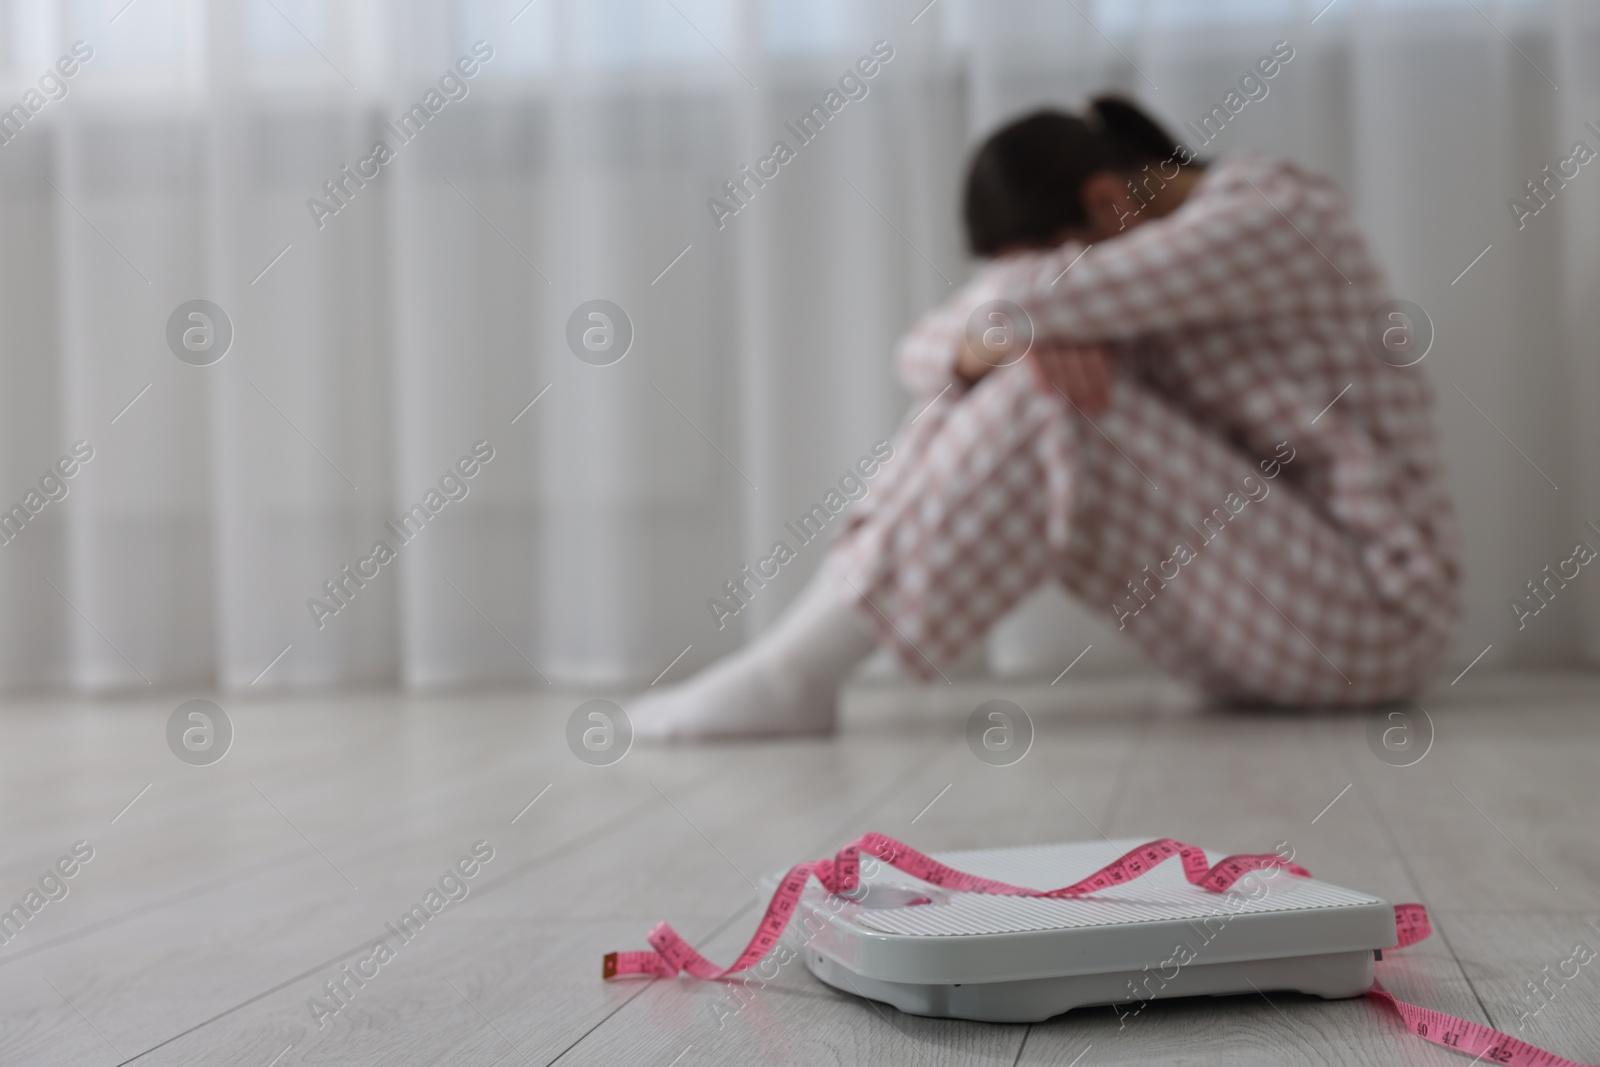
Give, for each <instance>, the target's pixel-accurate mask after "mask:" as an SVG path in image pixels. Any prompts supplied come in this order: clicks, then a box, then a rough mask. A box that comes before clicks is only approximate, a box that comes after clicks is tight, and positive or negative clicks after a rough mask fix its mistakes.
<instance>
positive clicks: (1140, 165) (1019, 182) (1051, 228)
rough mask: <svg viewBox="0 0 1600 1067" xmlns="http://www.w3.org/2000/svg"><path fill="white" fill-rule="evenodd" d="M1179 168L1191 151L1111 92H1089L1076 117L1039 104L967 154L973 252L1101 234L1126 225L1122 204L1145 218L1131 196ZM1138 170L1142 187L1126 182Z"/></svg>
mask: <svg viewBox="0 0 1600 1067" xmlns="http://www.w3.org/2000/svg"><path fill="white" fill-rule="evenodd" d="M1183 165H1191V166H1192V165H1193V157H1192V156H1191V154H1190V152H1189V150H1188V149H1187V148H1185V147H1183V146H1181V145H1179V144H1178V143H1177V142H1176V141H1174V140H1173V139H1172V137H1171V135H1169V134H1168V133H1167V132H1166V131H1165V130H1163V129H1162V128H1161V126H1160V125H1158V124H1157V123H1156V122H1155V120H1154V119H1152V118H1150V116H1148V115H1146V114H1145V113H1144V112H1143V111H1141V110H1140V109H1139V108H1137V107H1135V106H1134V105H1133V104H1131V103H1129V102H1127V101H1126V100H1123V99H1120V98H1118V97H1114V96H1101V97H1096V98H1095V99H1094V100H1093V101H1091V102H1090V104H1089V107H1088V108H1087V109H1086V110H1085V112H1084V113H1083V114H1082V115H1070V114H1067V113H1066V112H1062V111H1051V110H1044V111H1036V112H1034V113H1033V114H1031V115H1026V116H1024V117H1022V118H1020V119H1016V120H1014V121H1012V122H1010V123H1007V124H1006V125H1005V126H1003V127H1001V128H1000V129H999V130H996V131H995V132H994V133H992V134H990V135H989V137H988V139H987V140H985V141H984V143H983V144H982V145H981V146H980V147H979V148H978V151H977V153H976V154H975V155H974V156H973V157H972V163H971V166H970V167H969V168H968V170H967V185H966V192H965V196H964V203H963V214H964V217H965V222H966V228H967V243H968V245H969V246H970V247H971V249H972V252H973V254H975V255H979V256H993V255H998V254H1000V253H1002V252H1007V251H1011V250H1013V249H1019V248H1046V247H1050V246H1053V245H1056V244H1059V243H1060V242H1061V241H1062V240H1063V239H1065V238H1067V237H1072V236H1079V237H1084V238H1086V239H1090V240H1097V239H1101V238H1103V237H1104V236H1107V234H1106V232H1105V231H1106V230H1107V229H1108V228H1109V229H1110V231H1111V232H1112V233H1115V232H1116V231H1117V230H1118V229H1120V228H1122V226H1123V225H1125V224H1126V221H1127V220H1128V219H1129V218H1130V213H1129V210H1128V206H1129V204H1131V205H1132V207H1133V215H1132V217H1133V218H1134V219H1136V220H1137V221H1142V220H1141V219H1138V218H1137V216H1138V208H1139V206H1141V204H1142V203H1147V202H1148V200H1141V199H1138V197H1139V196H1140V195H1154V193H1155V192H1156V191H1157V188H1152V186H1153V187H1159V186H1160V185H1161V184H1163V183H1164V181H1165V180H1170V179H1172V178H1173V177H1174V176H1175V175H1176V174H1177V173H1178V171H1179V169H1180V168H1181V167H1182V166H1183ZM1147 166H1148V167H1149V172H1148V174H1146V173H1145V168H1146V167H1147ZM1135 174H1139V175H1140V176H1141V180H1142V182H1143V183H1144V185H1145V186H1146V187H1147V188H1148V193H1147V194H1139V193H1138V192H1137V190H1134V189H1129V188H1128V184H1129V179H1130V178H1131V177H1133V176H1134V175H1135ZM1151 175H1154V176H1155V177H1153V178H1152V177H1150V176H1151ZM1154 213H1155V214H1159V213H1160V212H1159V211H1157V212H1154ZM1119 219H1120V220H1121V221H1120V222H1119V223H1117V224H1116V225H1113V223H1112V220H1119Z"/></svg>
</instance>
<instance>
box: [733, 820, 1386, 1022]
mask: <svg viewBox="0 0 1600 1067" xmlns="http://www.w3.org/2000/svg"><path fill="white" fill-rule="evenodd" d="M1144 843H1145V839H1143V838H1127V839H1124V840H1119V841H1094V842H1081V843H1076V844H1063V845H1039V846H1030V847H1022V848H993V849H973V850H969V851H963V852H943V853H937V854H935V855H934V859H936V860H938V861H940V862H941V863H945V864H947V865H949V866H951V867H954V868H956V869H957V870H960V871H966V872H968V873H971V874H975V875H979V876H982V877H985V878H992V879H997V880H999V881H1004V882H1009V883H1011V884H1012V885H1024V886H1032V887H1034V888H1036V889H1049V888H1053V887H1055V886H1062V885H1070V884H1072V883H1074V882H1076V881H1078V880H1079V879H1081V878H1084V877H1086V876H1088V875H1090V874H1092V873H1094V872H1095V871H1097V870H1099V869H1100V868H1102V867H1104V866H1105V865H1106V864H1108V863H1111V862H1112V861H1113V860H1115V859H1117V858H1118V857H1119V856H1121V855H1123V854H1124V853H1126V852H1128V851H1129V850H1131V849H1133V848H1136V847H1137V846H1139V845H1141V844H1144ZM1206 858H1207V861H1208V862H1210V863H1213V864H1215V863H1216V862H1217V861H1218V860H1220V859H1221V858H1222V855H1221V854H1219V853H1213V852H1210V851H1207V853H1206ZM863 860H864V863H863V866H866V867H870V863H869V862H866V858H865V857H863ZM780 877H781V875H772V876H769V877H768V878H767V879H766V884H765V888H766V889H768V890H771V889H773V888H776V886H777V881H778V879H779V878H780ZM862 883H863V886H864V887H865V892H864V893H863V894H862V895H861V896H860V898H859V900H858V901H856V902H851V903H846V904H844V906H843V907H842V908H838V910H835V908H837V906H838V904H839V900H838V898H835V899H834V900H833V901H832V902H831V903H832V904H833V905H834V906H833V907H830V906H829V905H830V902H829V900H828V894H827V892H826V891H825V890H824V889H822V888H821V887H820V886H819V885H817V884H816V883H815V882H814V881H813V882H811V883H810V884H809V885H808V886H807V887H806V889H805V892H804V893H803V894H802V896H801V898H800V903H799V905H798V907H797V908H796V913H795V917H794V921H793V923H792V924H791V926H790V930H791V931H792V932H793V934H794V935H796V936H798V937H800V938H801V939H803V940H805V947H804V949H803V952H802V957H803V958H804V960H805V963H806V966H807V967H808V968H809V969H810V971H811V973H812V974H814V975H816V976H817V977H818V978H820V979H821V980H822V981H824V982H826V983H828V984H829V985H831V986H834V987H836V988H838V989H840V990H843V991H844V992H847V993H855V994H857V995H859V996H864V997H869V998H871V999H873V1000H880V1001H884V1002H886V1003H888V1004H892V1005H894V1006H895V1007H896V1008H899V1009H900V1010H901V1011H903V1012H906V1013H908V1014H911V1015H930V1016H936V1017H946V1018H953V1019H975V1020H980V1021H984V1022H999V1023H1024V1022H1039V1021H1041V1020H1044V1019H1048V1018H1050V1017H1051V1016H1053V1015H1059V1014H1061V1013H1062V1012H1064V1011H1069V1010H1071V1009H1072V1008H1077V1007H1083V1006H1086V1005H1092V1004H1126V1003H1133V1002H1140V1001H1146V1000H1155V999H1162V998H1166V997H1187V996H1224V995H1232V994H1239V993H1256V992H1270V991H1273V990H1297V991H1299V992H1302V993H1309V994H1312V995H1314V996H1320V997H1329V998H1335V997H1354V996H1359V995H1361V994H1362V993H1364V992H1366V990H1367V988H1368V987H1369V986H1370V985H1372V963H1373V960H1374V958H1375V957H1376V955H1377V953H1378V952H1379V951H1381V950H1382V949H1384V948H1387V947H1389V946H1391V945H1393V944H1394V943H1395V922H1394V906H1393V905H1391V904H1390V903H1388V902H1387V901H1384V900H1382V899H1380V898H1378V897H1374V896H1370V895H1368V894H1366V893H1357V892H1355V891H1353V890H1349V889H1342V888H1340V887H1339V886H1336V885H1330V884H1328V883H1327V882H1320V881H1317V880H1315V879H1311V878H1301V877H1298V876H1295V875H1291V874H1288V873H1286V872H1283V871H1258V872H1254V873H1251V874H1247V875H1245V876H1244V877H1243V878H1241V879H1240V880H1239V881H1238V882H1237V883H1235V884H1234V887H1233V888H1232V889H1230V890H1229V891H1228V892H1225V893H1212V892H1209V891H1207V890H1204V889H1201V888H1200V887H1199V886H1195V885H1191V884H1189V882H1188V881H1186V880H1185V879H1184V877H1183V868H1182V864H1181V863H1180V862H1179V861H1178V860H1177V859H1176V858H1174V859H1170V860H1168V861H1167V862H1165V863H1163V864H1161V865H1160V866H1158V867H1156V868H1155V869H1154V870H1153V871H1150V872H1149V873H1147V874H1145V875H1144V876H1143V877H1140V878H1137V879H1135V880H1133V881H1131V882H1128V883H1126V884H1124V885H1120V886H1115V887H1113V888H1111V889H1108V890H1104V891H1102V892H1099V893H1096V894H1095V895H1093V896H1091V897H1083V898H1080V899H1076V900H1071V899H1062V900H1047V899H1042V898H1037V897H1007V896H993V895H987V894H982V893H959V892H951V891H949V890H944V889H939V888H937V887H935V886H930V885H928V884H927V883H925V882H922V881H919V880H918V879H916V878H913V877H911V876H910V875H907V874H904V873H902V872H900V871H897V870H895V869H893V868H892V867H889V866H888V865H887V864H880V865H878V869H877V870H875V871H874V873H873V874H872V875H871V876H870V877H869V876H865V875H864V876H863V878H862ZM852 895H854V894H852ZM921 897H927V898H931V900H932V903H927V904H909V903H908V902H910V901H913V900H916V899H918V898H921ZM812 931H814V933H813V932H812ZM1180 946H1184V947H1182V948H1180Z"/></svg>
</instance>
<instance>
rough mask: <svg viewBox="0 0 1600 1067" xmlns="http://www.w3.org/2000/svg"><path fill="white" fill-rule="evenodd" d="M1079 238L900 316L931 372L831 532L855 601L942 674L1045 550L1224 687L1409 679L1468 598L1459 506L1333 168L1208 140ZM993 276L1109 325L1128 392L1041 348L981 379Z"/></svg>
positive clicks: (1051, 320)
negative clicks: (1184, 176) (1090, 412)
mask: <svg viewBox="0 0 1600 1067" xmlns="http://www.w3.org/2000/svg"><path fill="white" fill-rule="evenodd" d="M1080 252H1082V249H1081V248H1080V247H1072V246H1066V247H1063V248H1061V249H1058V250H1055V251H1052V252H1049V253H1045V254H1029V255H1025V256H1015V257H1007V258H1006V259H1003V260H1000V261H997V262H995V263H993V264H991V265H990V266H989V267H987V268H986V269H984V270H982V271H980V272H979V274H978V276H977V277H976V278H974V280H973V281H972V283H970V284H969V285H968V286H967V287H965V288H964V289H963V290H962V291H961V292H960V293H959V294H957V295H956V296H955V297H954V298H953V299H952V300H951V301H950V302H949V303H947V304H946V305H945V306H943V307H941V308H939V309H937V310H935V311H933V312H931V313H930V314H929V315H927V316H926V317H924V319H923V320H921V321H920V322H919V323H918V324H917V325H916V326H915V327H914V328H913V329H912V330H911V332H910V333H909V334H908V335H907V337H906V339H905V341H904V342H903V343H902V345H901V349H900V352H899V365H900V368H901V372H902V375H903V377H904V378H905V380H906V384H907V385H908V387H909V388H911V389H912V391H913V392H914V393H916V394H918V397H919V399H918V401H917V403H916V404H915V405H914V406H913V409H912V411H913V413H914V414H913V416H912V418H911V419H910V421H908V424H907V425H906V426H905V427H904V428H903V429H902V431H901V434H900V436H899V438H898V441H897V444H896V458H895V462H894V463H892V464H889V465H888V466H887V467H886V468H885V472H884V479H885V480H884V481H883V482H881V483H880V484H879V486H878V487H877V488H878V492H877V493H876V494H875V496H874V497H873V498H869V501H868V506H867V507H866V508H864V509H863V510H862V511H861V512H860V513H858V515H857V517H856V518H855V520H854V522H853V524H852V526H851V528H850V529H849V530H848V531H847V532H846V534H845V535H844V537H843V538H842V539H841V541H840V542H839V544H838V545H837V546H836V550H837V551H838V552H840V553H841V554H842V555H843V558H844V563H845V566H844V569H843V573H844V574H845V576H846V578H847V579H848V580H849V581H850V582H851V583H852V584H853V585H854V586H855V588H856V589H857V591H858V592H859V593H860V594H861V597H862V611H863V613H864V615H865V616H866V617H868V618H869V619H871V621H872V622H873V624H874V625H875V627H876V628H877V630H878V631H879V633H880V635H881V636H882V638H883V639H884V640H885V641H886V642H887V643H888V644H890V645H891V646H892V647H894V648H895V649H896V651H897V652H898V654H899V656H900V658H901V659H902V661H903V662H904V663H905V665H906V666H907V667H908V668H909V669H910V670H912V671H913V672H915V673H917V674H919V675H922V676H925V677H929V676H935V675H936V674H937V673H938V671H939V669H940V668H941V666H943V665H947V664H949V663H952V662H954V661H955V660H956V659H957V658H959V656H960V654H961V653H962V651H963V650H964V649H966V648H967V647H969V646H970V645H971V644H972V643H973V642H974V641H976V640H978V639H980V638H981V637H982V635H983V634H984V633H985V632H986V631H987V629H988V628H989V626H990V625H991V624H992V623H993V622H994V621H995V620H996V619H997V618H999V617H1000V616H1001V615H1002V614H1004V613H1005V612H1006V611H1007V610H1008V609H1009V608H1011V607H1012V606H1013V605H1014V604H1015V603H1016V602H1017V601H1018V600H1020V599H1021V598H1022V597H1023V596H1024V595H1025V594H1026V593H1028V592H1029V591H1030V590H1032V589H1033V588H1034V587H1035V586H1036V585H1038V584H1039V583H1040V582H1043V581H1046V580H1048V579H1050V578H1052V577H1053V578H1055V579H1058V580H1060V581H1062V582H1063V583H1064V584H1065V585H1066V587H1067V588H1068V589H1069V590H1071V591H1072V592H1073V593H1075V594H1076V595H1078V596H1079V597H1081V598H1082V599H1083V600H1084V601H1085V602H1087V603H1088V604H1090V605H1091V606H1094V607H1096V608H1099V609H1101V610H1105V611H1106V612H1107V618H1108V619H1109V620H1110V621H1111V622H1112V624H1113V625H1114V626H1117V627H1118V628H1119V629H1122V630H1123V631H1124V632H1125V633H1127V634H1128V635H1129V636H1130V637H1131V638H1132V639H1133V640H1134V641H1136V642H1137V643H1138V644H1140V645H1141V646H1142V647H1143V648H1144V649H1145V650H1146V652H1147V653H1148V654H1149V655H1150V656H1151V657H1152V658H1153V659H1155V660H1156V661H1157V662H1158V663H1160V664H1161V665H1162V666H1163V667H1164V668H1165V669H1167V670H1168V671H1170V672H1171V673H1172V674H1174V675H1176V676H1178V677H1180V678H1184V679H1186V680H1189V681H1192V682H1194V683H1195V684H1197V685H1199V686H1200V687H1201V688H1202V689H1204V690H1205V691H1207V692H1208V693H1211V694H1213V695H1216V696H1219V697H1224V698H1231V699H1243V700H1262V701H1269V702H1283V703H1365V702H1371V701H1379V700H1385V699H1391V698H1394V697H1396V696H1399V695H1403V694H1405V693H1407V692H1409V691H1411V690H1414V689H1415V688H1416V687H1417V686H1419V685H1420V684H1421V683H1422V682H1423V681H1425V680H1426V679H1427V677H1428V676H1429V675H1430V674H1431V673H1432V672H1433V671H1434V670H1435V669H1436V668H1437V666H1438V662H1439V659H1440V657H1441V656H1442V655H1443V653H1444V651H1445V647H1446V644H1447V642H1448V639H1449V634H1450V631H1451V629H1452V626H1453V623H1454V621H1455V618H1456V615H1457V613H1458V606H1457V584H1458V581H1459V565H1458V563H1457V545H1456V532H1455V522H1454V515H1453V511H1452V508H1451V504H1450V500H1449V497H1448V495H1447V494H1446V492H1445V490H1444V487H1443V484H1442V472H1441V466H1440V462H1439V456H1438V450H1437V446H1436V443H1435V438H1434V433H1433V428H1432V425H1431V421H1430V408H1431V403H1432V401H1431V394H1430V392H1429V389H1428V386H1427V384H1426V381H1425V379H1424V378H1423V377H1422V375H1421V374H1420V372H1419V371H1418V370H1417V369H1416V368H1414V367H1412V368H1404V369H1401V368H1395V367H1392V366H1390V365H1388V364H1386V363H1384V362H1382V361H1381V360H1379V359H1377V358H1376V357H1375V356H1374V355H1373V354H1372V353H1371V352H1370V351H1368V349H1367V347H1366V344H1365V331H1366V320H1367V317H1368V315H1369V313H1370V312H1371V310H1372V309H1373V308H1374V307H1376V305H1378V304H1379V303H1380V302H1381V301H1383V300H1384V299H1385V298H1386V296H1387V294H1386V293H1385V292H1384V289H1383V282H1382V278H1381V276H1380V274H1379V272H1378V271H1377V270H1376V268H1375V267H1374V266H1373V264H1372V262H1371V261H1370V259H1369V257H1368V254H1367V252H1366V250H1365V247H1364V245H1363V243H1362V241H1361V239H1360V236H1359V234H1358V233H1357V232H1356V230H1355V229H1354V227H1353V226H1352V224H1351V222H1350V220H1349V217H1348V214H1347V213H1346V211H1345V208H1344V207H1343V205H1342V202H1341V201H1340V199H1339V197H1338V196H1337V194H1336V193H1335V192H1334V191H1333V190H1332V188H1331V187H1330V186H1329V185H1328V184H1327V183H1326V182H1324V181H1322V180H1320V179H1318V178H1315V177H1313V176H1309V175H1306V174H1304V173H1302V172H1300V171H1299V170H1297V169H1296V168H1294V167H1293V166H1291V165H1288V164H1284V163H1277V162H1272V161H1267V160H1258V159H1252V160H1242V161H1239V162H1235V163H1229V164H1223V165H1217V166H1214V167H1213V168H1212V169H1211V170H1210V171H1209V172H1208V173H1207V174H1206V175H1205V176H1204V177H1203V178H1202V179H1201V181H1200V182H1199V184H1197V186H1196V187H1195V189H1194V190H1193V191H1192V193H1191V195H1190V197H1189V199H1188V201H1187V202H1186V203H1185V204H1184V206H1183V207H1182V208H1180V209H1179V210H1178V211H1177V212H1174V213H1173V214H1172V215H1171V216H1168V217H1167V218H1164V219H1157V220H1152V221H1150V222H1149V223H1147V224H1145V225H1143V226H1139V227H1137V228H1136V229H1134V230H1132V231H1130V232H1129V233H1127V234H1125V235H1123V236H1120V237H1118V238H1116V239H1113V240H1110V241H1106V242H1102V243H1101V244H1100V245H1098V246H1096V247H1093V248H1091V249H1090V250H1089V251H1088V252H1087V253H1086V254H1084V255H1083V257H1082V258H1081V259H1079V260H1077V261H1076V262H1074V260H1075V259H1077V257H1078V255H1079V253H1080ZM1063 271H1065V273H1063ZM996 298H1006V299H1010V300H1013V301H1015V302H1016V303H1017V304H1019V305H1021V306H1022V307H1023V308H1024V309H1026V310H1027V312H1028V313H1029V315H1030V316H1031V318H1032V319H1033V321H1034V324H1035V331H1036V335H1037V336H1038V338H1039V339H1040V340H1042V341H1048V340H1051V339H1061V340H1067V341H1074V342H1108V343H1110V344H1111V345H1112V346H1113V349H1114V351H1115V352H1116V372H1117V373H1116V380H1115V382H1114V384H1113V387H1112V390H1111V403H1110V407H1109V409H1108V410H1106V411H1105V412H1103V413H1101V414H1098V415H1096V416H1094V417H1092V418H1091V417H1089V416H1086V415H1084V414H1083V413H1082V412H1080V411H1077V410H1076V409H1075V408H1073V406H1072V405H1071V404H1070V402H1068V401H1067V400H1066V399H1065V398H1064V397H1062V396H1060V395H1059V394H1055V393H1054V392H1052V393H1050V394H1049V395H1047V394H1046V393H1045V392H1044V391H1043V388H1042V387H1041V385H1040V384H1039V381H1038V379H1037V378H1036V377H1035V376H1034V375H1033V373H1032V372H1031V369H1030V368H1029V367H1028V366H1026V365H1017V366H1012V367H1007V368H1004V369H1000V370H996V371H992V372H990V373H989V374H988V375H987V376H985V377H984V378H983V379H982V380H981V381H980V382H979V383H978V384H977V385H975V386H973V387H972V388H970V389H969V388H966V387H965V386H964V385H963V384H962V383H961V381H960V380H959V379H957V378H956V377H955V376H954V372H953V368H954V362H955V356H956V352H957V349H958V347H959V344H960V341H961V337H962V334H963V331H964V330H965V327H966V322H967V318H968V316H969V315H970V314H971V313H972V311H973V310H974V309H975V308H977V307H978V306H979V305H981V304H982V303H984V302H985V301H987V300H991V299H996ZM1036 343H1038V342H1036ZM1336 397H1337V400H1336V399H1335V398H1336ZM1330 403H1331V406H1330Z"/></svg>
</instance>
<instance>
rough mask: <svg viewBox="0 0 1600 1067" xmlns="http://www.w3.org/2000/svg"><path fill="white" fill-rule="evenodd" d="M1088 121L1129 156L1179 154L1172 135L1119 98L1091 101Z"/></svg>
mask: <svg viewBox="0 0 1600 1067" xmlns="http://www.w3.org/2000/svg"><path fill="white" fill-rule="evenodd" d="M1085 119H1086V121H1088V122H1089V123H1090V125H1091V126H1093V127H1095V129H1096V132H1098V133H1101V134H1103V135H1104V136H1105V137H1107V138H1109V139H1110V140H1111V141H1112V142H1114V143H1115V144H1117V145H1118V146H1120V147H1122V148H1124V149H1126V150H1128V151H1129V153H1130V154H1133V155H1137V156H1141V157H1146V158H1150V159H1165V158H1167V157H1169V156H1172V155H1175V154H1177V152H1178V143H1177V142H1176V141H1174V140H1173V139H1172V135H1171V134H1169V133H1167V131H1166V130H1164V129H1162V128H1161V126H1160V125H1159V124H1158V123H1157V122H1156V121H1155V120H1154V119H1152V118H1151V117H1150V116H1149V115H1146V114H1145V113H1144V111H1143V110H1141V109H1140V108H1139V106H1138V105H1136V104H1134V103H1133V102H1132V101H1130V100H1128V99H1126V98H1124V97H1120V96H1109V95H1108V96H1097V97H1095V98H1094V99H1093V100H1091V101H1089V107H1088V108H1087V109H1086V112H1085Z"/></svg>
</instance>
